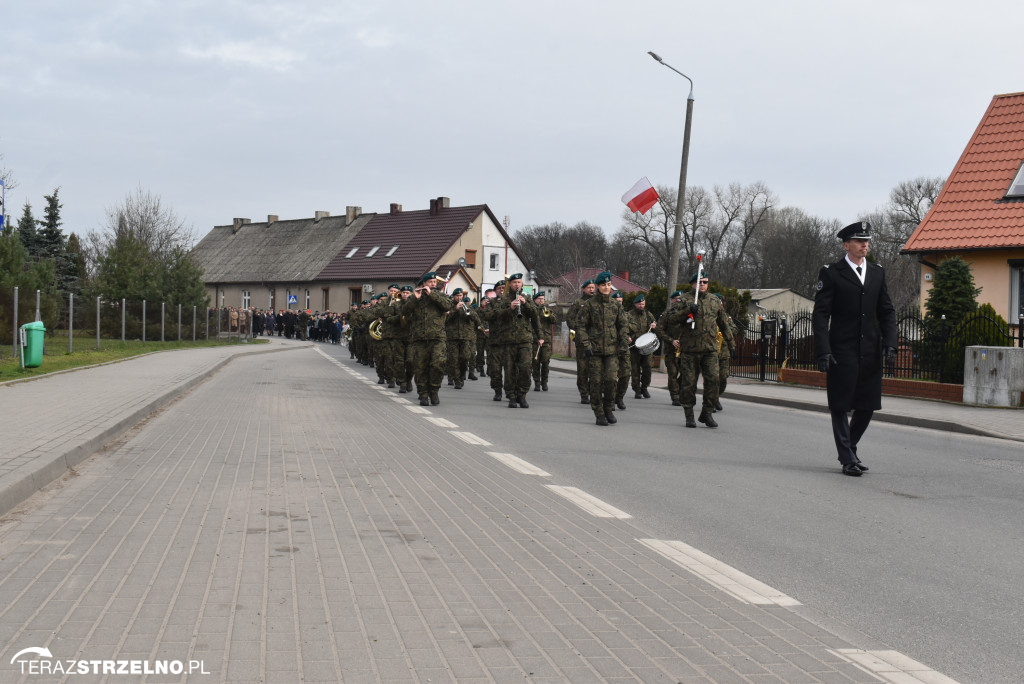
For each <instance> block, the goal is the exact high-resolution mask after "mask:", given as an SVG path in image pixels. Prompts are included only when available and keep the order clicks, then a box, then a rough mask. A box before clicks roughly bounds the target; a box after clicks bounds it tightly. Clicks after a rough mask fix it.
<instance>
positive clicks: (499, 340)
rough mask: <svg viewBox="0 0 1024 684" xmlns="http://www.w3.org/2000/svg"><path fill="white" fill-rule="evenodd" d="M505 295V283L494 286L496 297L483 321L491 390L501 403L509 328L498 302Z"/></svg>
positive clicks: (486, 310)
mask: <svg viewBox="0 0 1024 684" xmlns="http://www.w3.org/2000/svg"><path fill="white" fill-rule="evenodd" d="M504 294H505V281H504V280H499V281H498V282H496V283H495V284H494V297H492V298H490V301H488V303H487V305H486V307H485V309H484V315H483V316H482V320H483V322H484V327H485V328H487V375H488V376H489V377H490V378H491V389H492V390H494V401H501V397H502V392H503V391H504V383H503V382H502V373H503V371H504V365H505V347H506V346H507V345H508V326H506V325H505V322H504V321H503V320H501V319H500V318H499V317H498V315H497V313H498V302H499V301H500V300H501V298H502V296H503V295H504Z"/></svg>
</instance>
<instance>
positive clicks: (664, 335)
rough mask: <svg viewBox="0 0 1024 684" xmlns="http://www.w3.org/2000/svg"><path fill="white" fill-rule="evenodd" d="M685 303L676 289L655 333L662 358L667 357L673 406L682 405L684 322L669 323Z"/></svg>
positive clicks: (669, 391)
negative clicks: (681, 380)
mask: <svg viewBox="0 0 1024 684" xmlns="http://www.w3.org/2000/svg"><path fill="white" fill-rule="evenodd" d="M682 305H683V293H682V292H680V291H679V290H676V291H675V292H673V293H672V294H671V295H670V296H669V304H668V308H667V309H666V310H665V313H663V314H661V316H660V317H659V318H658V327H657V328H655V329H654V333H655V334H656V335H657V336H658V339H659V340H661V348H662V358H663V359H665V373H666V374H667V375H668V395H669V398H670V399H672V405H673V406H682V403H681V402H680V401H679V357H677V356H676V352H678V351H679V336H680V335H682V334H683V326H682V323H676V324H674V325H669V324H668V323H667V321H668V317H669V316H670V315H671V314H672V313H673V311H674V310H675V309H677V308H679V307H680V306H682Z"/></svg>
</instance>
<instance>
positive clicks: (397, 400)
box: [391, 397, 409, 404]
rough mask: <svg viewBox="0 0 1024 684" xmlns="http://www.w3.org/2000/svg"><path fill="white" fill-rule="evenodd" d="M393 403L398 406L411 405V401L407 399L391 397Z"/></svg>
mask: <svg viewBox="0 0 1024 684" xmlns="http://www.w3.org/2000/svg"><path fill="white" fill-rule="evenodd" d="M391 401H393V402H395V403H396V404H408V403H409V400H408V399H406V398H405V397H391Z"/></svg>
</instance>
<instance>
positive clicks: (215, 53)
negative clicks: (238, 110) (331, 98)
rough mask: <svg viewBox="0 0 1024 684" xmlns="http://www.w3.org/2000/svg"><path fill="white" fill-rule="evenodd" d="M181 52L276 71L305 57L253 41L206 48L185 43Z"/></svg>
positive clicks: (285, 69) (282, 70)
mask: <svg viewBox="0 0 1024 684" xmlns="http://www.w3.org/2000/svg"><path fill="white" fill-rule="evenodd" d="M181 52H182V54H184V55H185V56H186V57H191V58H193V59H206V60H214V61H218V62H222V63H224V64H225V65H228V66H230V65H235V64H242V65H246V66H251V67H256V68H258V69H269V70H271V71H277V72H284V71H288V70H290V69H291V68H292V66H294V65H295V64H296V63H298V62H302V61H303V60H304V59H305V56H304V55H300V54H298V53H295V52H291V51H289V50H284V49H282V48H279V47H265V46H262V45H256V44H255V43H237V42H235V43H224V44H222V45H216V46H213V47H207V48H200V47H196V46H194V45H186V46H185V47H183V48H182V49H181Z"/></svg>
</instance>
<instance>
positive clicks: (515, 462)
mask: <svg viewBox="0 0 1024 684" xmlns="http://www.w3.org/2000/svg"><path fill="white" fill-rule="evenodd" d="M487 455H488V456H493V457H494V458H496V459H498V460H499V461H501V462H502V463H504V464H505V465H507V466H508V467H509V468H511V469H512V470H515V471H516V472H519V473H522V474H523V475H537V476H540V477H551V473H547V472H545V471H543V470H541V469H540V468H538V467H537V466H535V465H533V464H532V463H527V462H526V461H524V460H523V459H521V458H517V457H516V456H513V455H512V454H499V453H496V452H494V451H488V452H487Z"/></svg>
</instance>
